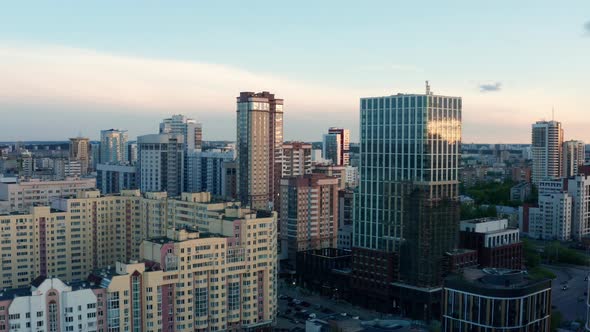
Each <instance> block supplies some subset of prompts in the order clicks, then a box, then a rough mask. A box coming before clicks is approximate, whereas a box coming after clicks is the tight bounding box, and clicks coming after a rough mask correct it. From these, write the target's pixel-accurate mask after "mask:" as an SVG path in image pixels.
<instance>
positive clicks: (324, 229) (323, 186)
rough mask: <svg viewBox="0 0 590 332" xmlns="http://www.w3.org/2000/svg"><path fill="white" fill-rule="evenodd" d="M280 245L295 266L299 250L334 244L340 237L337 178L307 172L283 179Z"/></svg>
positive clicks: (332, 246) (332, 245) (334, 245)
mask: <svg viewBox="0 0 590 332" xmlns="http://www.w3.org/2000/svg"><path fill="white" fill-rule="evenodd" d="M280 220H281V225H280V228H279V233H280V238H281V249H282V250H285V249H286V250H287V256H288V260H289V264H291V266H292V267H293V268H294V267H295V258H296V254H297V252H298V251H304V250H309V249H321V248H335V247H336V245H337V239H338V179H336V178H334V177H328V176H325V175H321V174H308V175H303V176H299V177H289V178H283V179H281V216H280Z"/></svg>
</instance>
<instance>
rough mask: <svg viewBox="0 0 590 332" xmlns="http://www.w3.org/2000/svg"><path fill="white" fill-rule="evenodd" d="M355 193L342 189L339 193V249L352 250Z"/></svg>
mask: <svg viewBox="0 0 590 332" xmlns="http://www.w3.org/2000/svg"><path fill="white" fill-rule="evenodd" d="M353 203H354V191H352V190H350V189H341V190H339V191H338V249H345V250H350V249H351V248H352V216H353Z"/></svg>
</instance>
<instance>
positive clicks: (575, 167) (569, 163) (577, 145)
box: [562, 140, 586, 178]
mask: <svg viewBox="0 0 590 332" xmlns="http://www.w3.org/2000/svg"><path fill="white" fill-rule="evenodd" d="M585 156H586V145H585V144H584V142H582V141H573V140H572V141H565V142H563V173H562V174H563V175H562V176H563V177H566V178H569V177H571V176H575V175H578V174H579V168H580V166H582V165H584V159H585Z"/></svg>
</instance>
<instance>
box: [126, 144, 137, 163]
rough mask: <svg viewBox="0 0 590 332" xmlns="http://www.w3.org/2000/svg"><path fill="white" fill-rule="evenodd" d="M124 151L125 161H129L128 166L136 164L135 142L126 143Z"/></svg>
mask: <svg viewBox="0 0 590 332" xmlns="http://www.w3.org/2000/svg"><path fill="white" fill-rule="evenodd" d="M125 151H126V153H127V160H128V161H129V164H131V165H135V164H136V163H137V142H136V141H131V142H127V147H126V149H125Z"/></svg>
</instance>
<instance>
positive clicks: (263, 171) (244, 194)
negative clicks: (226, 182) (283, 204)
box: [236, 91, 283, 210]
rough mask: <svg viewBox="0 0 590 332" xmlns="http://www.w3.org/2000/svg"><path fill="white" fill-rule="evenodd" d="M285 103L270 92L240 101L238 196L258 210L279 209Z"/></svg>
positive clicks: (249, 95) (243, 95)
mask: <svg viewBox="0 0 590 332" xmlns="http://www.w3.org/2000/svg"><path fill="white" fill-rule="evenodd" d="M282 146H283V100H282V99H276V98H275V96H274V94H271V93H269V92H267V91H265V92H261V93H254V92H241V93H240V96H239V97H238V98H237V144H236V151H237V159H236V162H237V165H238V166H237V179H238V181H237V193H238V199H239V200H240V201H241V202H242V204H244V205H247V206H250V207H252V208H253V209H259V210H272V209H273V208H274V206H276V205H278V204H279V203H278V193H279V181H280V178H281V173H282V165H281V161H282Z"/></svg>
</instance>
